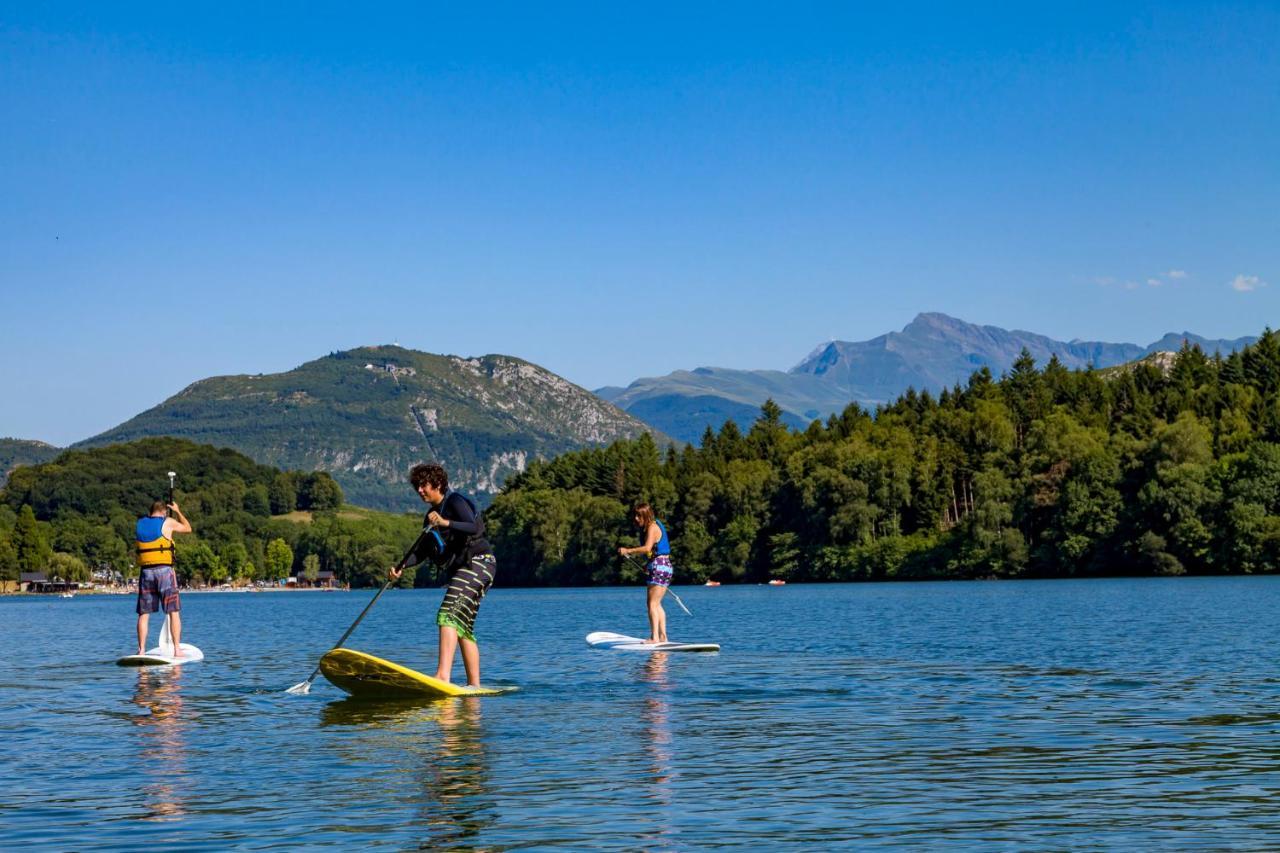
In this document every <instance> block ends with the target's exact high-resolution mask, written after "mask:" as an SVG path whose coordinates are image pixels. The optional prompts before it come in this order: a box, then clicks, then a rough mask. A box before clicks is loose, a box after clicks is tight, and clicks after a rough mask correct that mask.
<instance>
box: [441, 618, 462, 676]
mask: <svg viewBox="0 0 1280 853" xmlns="http://www.w3.org/2000/svg"><path fill="white" fill-rule="evenodd" d="M457 650H458V631H457V629H456V628H450V627H449V626H448V625H441V626H440V662H439V663H438V664H437V665H436V678H438V679H440V680H441V681H448V680H449V675H450V673H452V672H453V653H454V652H456V651H457Z"/></svg>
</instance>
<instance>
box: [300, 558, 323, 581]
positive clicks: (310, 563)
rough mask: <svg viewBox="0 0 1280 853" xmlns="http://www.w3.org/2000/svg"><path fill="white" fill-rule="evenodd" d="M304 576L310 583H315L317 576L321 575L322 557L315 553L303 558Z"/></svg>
mask: <svg viewBox="0 0 1280 853" xmlns="http://www.w3.org/2000/svg"><path fill="white" fill-rule="evenodd" d="M302 576H303V577H304V578H305V579H306V581H307V583H309V584H314V583H315V582H316V578H318V577H320V558H319V557H317V556H316V555H315V554H308V555H307V556H305V557H303V558H302Z"/></svg>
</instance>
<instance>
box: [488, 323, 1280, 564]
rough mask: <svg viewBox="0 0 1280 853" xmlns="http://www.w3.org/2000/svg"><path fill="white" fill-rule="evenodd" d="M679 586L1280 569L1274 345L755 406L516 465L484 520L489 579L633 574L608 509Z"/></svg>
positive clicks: (1278, 360) (1053, 366)
mask: <svg viewBox="0 0 1280 853" xmlns="http://www.w3.org/2000/svg"><path fill="white" fill-rule="evenodd" d="M639 500H647V501H649V502H651V503H652V504H653V506H654V509H655V510H656V511H657V513H658V516H659V517H660V518H664V519H666V520H667V521H668V523H669V526H670V531H671V536H672V542H673V558H674V560H675V564H676V568H677V579H678V580H683V581H686V582H688V581H694V582H700V581H702V580H705V579H709V578H710V579H717V580H723V581H730V580H738V581H760V580H764V579H766V578H775V577H776V578H784V579H787V580H806V581H850V580H883V579H944V578H1025V577H1040V578H1060V577H1084V576H1098V575H1179V574H1184V573H1189V574H1227V573H1250V572H1274V571H1276V570H1277V567H1280V337H1278V336H1277V335H1276V334H1275V333H1273V332H1271V331H1270V330H1267V331H1266V332H1265V333H1264V334H1263V335H1262V337H1261V338H1260V339H1259V340H1258V341H1257V343H1255V344H1254V345H1252V346H1249V347H1247V348H1245V349H1243V350H1241V351H1239V352H1236V353H1233V354H1232V355H1230V356H1227V357H1225V358H1224V357H1219V356H1216V355H1215V356H1212V357H1210V356H1207V355H1206V354H1205V353H1204V352H1202V351H1201V350H1200V349H1198V348H1195V347H1187V346H1184V348H1183V349H1182V351H1181V352H1179V353H1177V354H1176V356H1173V357H1171V358H1170V357H1167V356H1166V357H1165V358H1163V359H1161V358H1160V357H1159V356H1158V355H1157V356H1153V357H1150V358H1149V359H1147V360H1144V361H1143V362H1140V363H1137V364H1133V365H1128V366H1125V367H1121V368H1112V369H1109V370H1107V371H1095V370H1083V371H1071V370H1067V369H1066V368H1064V367H1063V366H1062V365H1061V364H1060V363H1058V362H1057V361H1056V359H1055V360H1051V361H1050V362H1049V363H1047V364H1045V365H1044V366H1043V367H1037V365H1036V364H1035V363H1034V361H1033V360H1032V358H1031V356H1030V355H1028V354H1027V353H1026V352H1025V351H1024V353H1023V356H1022V357H1021V358H1020V359H1019V360H1018V361H1017V363H1016V364H1015V365H1014V367H1013V369H1012V370H1011V371H1010V372H1009V373H1008V374H1007V375H1005V376H1003V377H1001V378H1000V379H998V380H997V379H995V378H993V377H992V375H991V374H990V372H989V371H987V370H986V369H983V370H980V371H978V372H976V373H974V374H973V375H972V376H971V377H970V379H969V381H968V384H967V385H966V386H964V387H960V386H957V387H955V388H952V389H948V390H945V391H943V392H942V393H941V394H939V395H937V396H935V395H932V394H929V393H915V392H911V391H909V392H907V393H906V394H905V395H903V396H902V397H901V398H899V399H898V400H897V401H896V402H894V403H893V404H892V405H888V406H884V407H881V408H880V409H878V410H877V411H875V412H870V411H866V410H864V409H862V408H859V407H858V406H856V405H851V406H849V407H848V408H847V409H845V410H844V411H843V412H842V413H841V414H840V415H839V416H833V417H831V418H830V419H828V420H826V421H825V422H820V421H815V422H814V423H813V424H811V425H810V426H809V427H808V428H807V429H805V430H804V431H799V432H797V431H794V430H790V429H788V428H787V427H786V426H785V425H784V424H783V423H782V421H781V412H780V410H779V408H778V407H777V406H776V405H773V404H772V403H768V404H766V405H765V406H764V407H763V409H762V412H761V415H760V417H759V418H758V419H757V420H756V422H755V423H754V425H752V426H751V427H750V429H749V430H747V431H746V432H745V433H743V432H742V431H741V430H740V428H739V427H738V426H737V425H736V424H734V423H733V422H726V423H725V424H724V426H723V427H722V428H721V429H720V430H719V431H718V432H712V431H711V430H708V431H707V432H706V433H705V434H704V436H703V437H702V441H701V443H700V444H699V445H698V446H692V445H690V446H687V447H685V448H684V449H683V450H676V449H674V448H672V449H669V450H667V451H666V452H665V453H663V452H662V451H661V450H660V449H659V448H658V447H657V446H656V445H655V444H654V443H653V441H651V440H650V439H648V438H647V437H642V438H640V439H636V440H632V441H622V442H617V443H615V444H613V445H611V446H609V447H607V448H601V449H591V450H584V451H578V452H573V453H568V454H565V455H563V456H560V457H558V458H556V459H554V460H552V461H549V462H541V461H539V462H534V463H532V464H531V465H530V466H529V467H528V469H527V470H526V471H524V472H523V473H522V474H520V475H519V476H517V477H514V478H513V479H511V480H509V481H508V482H507V484H506V488H505V489H504V491H503V492H502V494H500V495H499V496H498V497H497V498H496V500H495V501H494V504H493V505H492V507H491V508H490V509H489V511H488V512H487V514H486V518H487V521H488V524H489V530H490V534H491V538H492V539H493V540H494V542H495V545H496V550H497V552H498V560H499V566H500V570H501V580H502V582H503V583H505V584H508V585H512V584H591V583H617V582H632V581H638V580H639V578H640V575H639V570H638V569H636V568H635V567H633V566H631V565H630V564H627V563H623V562H622V561H620V560H619V559H618V558H617V556H616V547H617V545H618V544H619V543H621V542H628V543H630V542H633V541H634V539H635V535H636V534H635V531H633V530H631V529H630V528H629V527H628V517H629V512H628V507H629V506H630V505H631V504H632V503H633V502H636V501H639Z"/></svg>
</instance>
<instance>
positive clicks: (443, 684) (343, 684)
mask: <svg viewBox="0 0 1280 853" xmlns="http://www.w3.org/2000/svg"><path fill="white" fill-rule="evenodd" d="M320 671H321V672H322V673H324V677H325V678H327V679H329V680H330V681H331V682H333V684H334V685H335V686H337V687H340V688H342V689H343V690H345V691H347V692H348V693H350V694H351V695H352V696H369V697H379V696H381V697H387V698H393V697H400V698H404V697H409V696H425V697H430V696H435V697H443V696H497V695H498V694H499V693H506V692H508V691H510V690H514V689H515V688H514V687H504V688H494V687H465V686H462V685H458V684H450V683H449V682H447V681H441V680H440V679H438V678H432V677H431V676H429V675H423V674H422V673H420V672H418V671H416V670H412V669H409V667H407V666H401V665H400V664H398V663H392V662H391V661H389V660H383V659H382V658H376V657H374V656H373V655H367V654H365V653H364V652H358V651H356V650H355V649H334V650H333V651H331V652H329V653H328V654H326V655H325V656H324V657H322V658H320Z"/></svg>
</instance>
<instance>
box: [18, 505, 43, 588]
mask: <svg viewBox="0 0 1280 853" xmlns="http://www.w3.org/2000/svg"><path fill="white" fill-rule="evenodd" d="M13 549H14V551H16V552H17V555H18V568H19V570H20V571H24V572H39V571H43V570H44V569H45V567H46V566H48V564H49V558H50V557H52V556H53V548H51V547H50V545H49V541H48V539H46V538H45V535H44V532H43V531H41V529H40V525H39V523H38V522H37V521H36V515H35V512H34V511H33V510H32V509H31V505H30V504H24V505H23V506H22V508H21V509H20V510H18V520H17V523H15V524H14V527H13Z"/></svg>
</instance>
